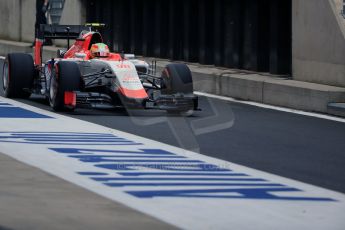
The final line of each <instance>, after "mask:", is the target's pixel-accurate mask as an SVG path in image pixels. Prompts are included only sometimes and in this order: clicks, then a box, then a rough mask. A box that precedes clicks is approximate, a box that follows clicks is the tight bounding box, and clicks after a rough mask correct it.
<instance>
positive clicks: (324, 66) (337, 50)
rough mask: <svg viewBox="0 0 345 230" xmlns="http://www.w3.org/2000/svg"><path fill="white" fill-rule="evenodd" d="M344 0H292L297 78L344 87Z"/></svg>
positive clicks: (293, 54)
mask: <svg viewBox="0 0 345 230" xmlns="http://www.w3.org/2000/svg"><path fill="white" fill-rule="evenodd" d="M341 2H342V0H292V75H293V78H294V79H295V80H300V81H308V82H314V83H320V84H328V85H334V86H342V87H345V36H344V34H345V33H343V32H344V31H345V30H344V25H345V19H343V18H342V17H341V15H340V10H341V9H340V8H341V5H342V4H341Z"/></svg>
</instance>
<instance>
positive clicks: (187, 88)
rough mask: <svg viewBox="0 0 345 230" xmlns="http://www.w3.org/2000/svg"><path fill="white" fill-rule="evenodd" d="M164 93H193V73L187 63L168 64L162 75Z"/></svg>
mask: <svg viewBox="0 0 345 230" xmlns="http://www.w3.org/2000/svg"><path fill="white" fill-rule="evenodd" d="M161 79H162V80H161V89H162V94H175V93H184V94H191V93H193V79H192V73H191V72H190V70H189V68H188V66H187V65H185V64H180V63H172V64H168V65H166V67H165V68H164V70H163V72H162V75H161Z"/></svg>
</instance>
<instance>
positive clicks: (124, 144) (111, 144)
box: [0, 140, 142, 146]
mask: <svg viewBox="0 0 345 230" xmlns="http://www.w3.org/2000/svg"><path fill="white" fill-rule="evenodd" d="M0 142H6V143H18V144H34V145H67V144H68V143H65V142H64V143H61V142H27V141H5V140H0ZM73 145H80V146H84V145H85V146H88V145H92V146H104V145H107V146H128V145H130V146H132V145H142V143H116V144H114V143H113V142H108V143H99V142H96V143H73Z"/></svg>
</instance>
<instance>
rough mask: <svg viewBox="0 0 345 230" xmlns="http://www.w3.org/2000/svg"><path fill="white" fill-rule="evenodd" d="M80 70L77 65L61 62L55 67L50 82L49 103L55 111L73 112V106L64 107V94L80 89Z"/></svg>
mask: <svg viewBox="0 0 345 230" xmlns="http://www.w3.org/2000/svg"><path fill="white" fill-rule="evenodd" d="M80 79H81V75H80V70H79V67H78V64H77V63H74V62H67V61H61V62H59V63H57V64H56V65H55V69H54V73H53V74H52V78H51V80H50V89H49V103H50V106H51V107H52V108H53V109H54V110H55V111H73V110H74V108H75V106H72V105H65V92H75V91H78V90H79V89H80Z"/></svg>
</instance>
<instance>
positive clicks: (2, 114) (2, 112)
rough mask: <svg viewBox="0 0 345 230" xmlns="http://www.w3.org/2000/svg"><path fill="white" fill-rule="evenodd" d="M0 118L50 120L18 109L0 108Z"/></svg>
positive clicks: (41, 115)
mask: <svg viewBox="0 0 345 230" xmlns="http://www.w3.org/2000/svg"><path fill="white" fill-rule="evenodd" d="M0 118H52V117H49V116H46V115H43V114H39V113H35V112H32V111H30V110H26V109H23V108H19V107H9V106H8V107H7V106H6V107H3V106H0Z"/></svg>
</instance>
